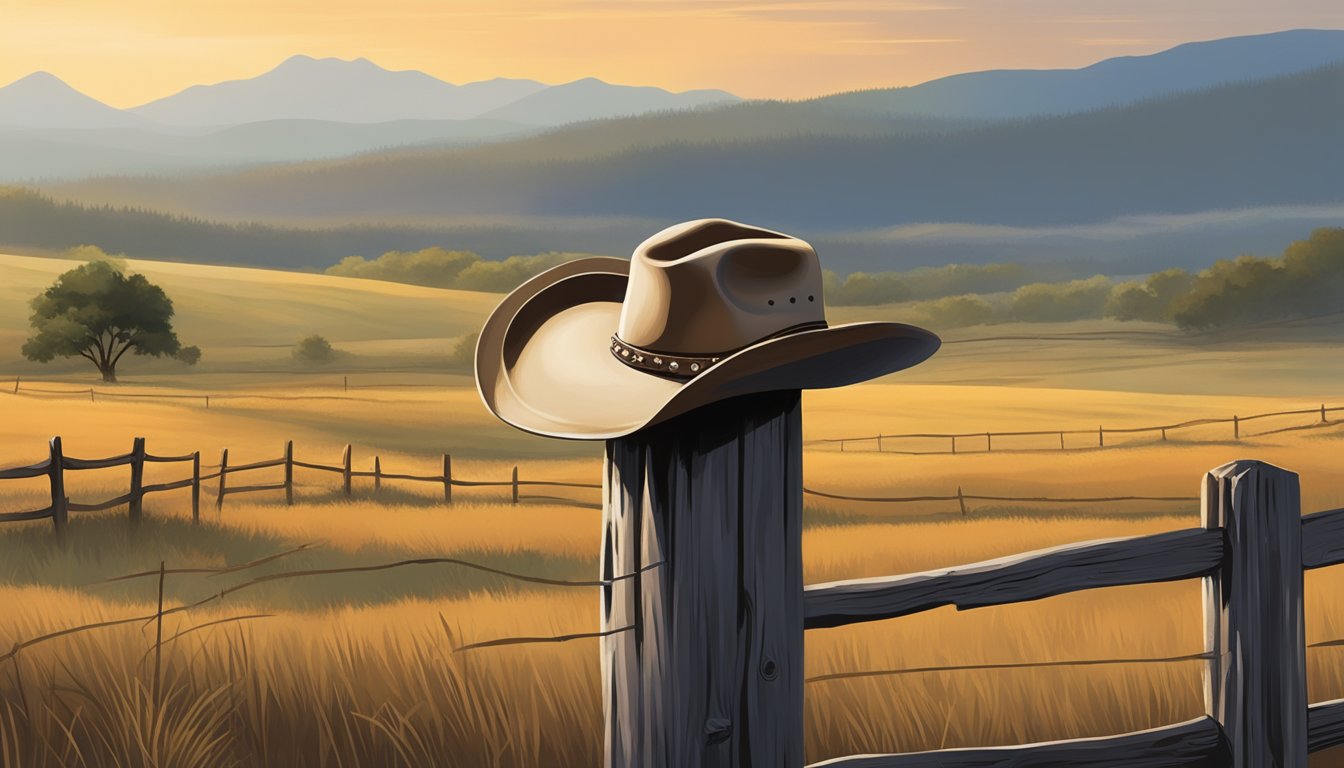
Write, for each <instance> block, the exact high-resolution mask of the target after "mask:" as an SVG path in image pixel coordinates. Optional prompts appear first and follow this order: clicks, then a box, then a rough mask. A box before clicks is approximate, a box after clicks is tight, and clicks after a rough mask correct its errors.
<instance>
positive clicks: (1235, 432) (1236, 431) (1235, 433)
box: [1232, 414, 1241, 440]
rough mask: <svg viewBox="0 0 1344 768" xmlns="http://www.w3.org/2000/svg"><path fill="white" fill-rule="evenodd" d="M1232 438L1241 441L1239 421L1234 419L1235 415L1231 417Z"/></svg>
mask: <svg viewBox="0 0 1344 768" xmlns="http://www.w3.org/2000/svg"><path fill="white" fill-rule="evenodd" d="M1232 437H1233V438H1234V439H1236V440H1240V439H1241V421H1240V420H1239V419H1238V418H1237V417H1236V414H1233V416H1232Z"/></svg>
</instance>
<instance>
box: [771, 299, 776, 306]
mask: <svg viewBox="0 0 1344 768" xmlns="http://www.w3.org/2000/svg"><path fill="white" fill-rule="evenodd" d="M770 306H772V307H773V306H775V300H774V299H771V300H770Z"/></svg>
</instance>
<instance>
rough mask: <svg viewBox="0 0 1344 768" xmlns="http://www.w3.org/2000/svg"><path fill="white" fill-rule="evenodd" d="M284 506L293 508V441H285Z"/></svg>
mask: <svg viewBox="0 0 1344 768" xmlns="http://www.w3.org/2000/svg"><path fill="white" fill-rule="evenodd" d="M285 504H286V505H288V506H291V507H292V506H294V441H293V440H286V441H285Z"/></svg>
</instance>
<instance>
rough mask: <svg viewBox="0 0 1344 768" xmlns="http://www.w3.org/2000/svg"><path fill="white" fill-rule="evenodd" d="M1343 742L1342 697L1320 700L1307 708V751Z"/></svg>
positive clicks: (1318, 749)
mask: <svg viewBox="0 0 1344 768" xmlns="http://www.w3.org/2000/svg"><path fill="white" fill-rule="evenodd" d="M1341 744H1344V699H1335V700H1333V701H1322V702H1321V703H1319V704H1312V705H1311V706H1310V707H1308V708H1307V751H1308V752H1319V751H1321V750H1322V749H1329V748H1331V747H1338V746H1340V745H1341Z"/></svg>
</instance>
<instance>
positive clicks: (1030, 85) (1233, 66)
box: [812, 29, 1344, 119]
mask: <svg viewBox="0 0 1344 768" xmlns="http://www.w3.org/2000/svg"><path fill="white" fill-rule="evenodd" d="M1341 62H1344V30H1323V29H1295V30H1288V31H1284V32H1274V33H1270V34H1264V35H1248V36H1243V37H1231V38H1225V39H1221V40H1209V41H1203V42H1193V43H1185V44H1183V45H1178V46H1176V47H1175V48H1170V49H1168V50H1165V51H1161V52H1159V53H1154V54H1151V55H1147V56H1121V57H1117V58H1112V59H1106V60H1104V61H1100V62H1097V63H1096V64H1092V65H1090V66H1086V67H1081V68H1079V69H1056V70H990V71H985V72H968V73H963V74H958V75H951V76H949V77H944V78H939V79H937V80H931V81H929V82H927V83H922V84H920V85H916V86H911V87H908V88H882V89H873V90H864V91H852V92H849V93H842V94H836V95H833V96H825V97H821V98H818V99H814V100H812V101H813V103H816V104H819V105H823V106H831V107H839V108H844V109H850V110H859V111H871V112H875V113H879V114H888V115H914V114H928V115H941V116H943V117H949V118H973V119H1012V118H1023V117H1036V116H1043V115H1062V114H1069V113H1074V112H1083V111H1089V110H1093V109H1101V108H1105V107H1111V106H1121V105H1126V104H1132V103H1136V102H1141V101H1146V100H1149V99H1152V98H1155V97H1161V96H1166V95H1171V94H1176V93H1182V92H1190V91H1200V90H1207V89H1209V88H1213V87H1217V86H1221V85H1229V84H1234V83H1244V82H1251V81H1256V80H1265V79H1270V78H1275V77H1281V76H1284V75H1290V74H1294V73H1298V72H1305V71H1309V70H1313V69H1317V68H1320V67H1322V66H1328V65H1331V64H1336V63H1341Z"/></svg>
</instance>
